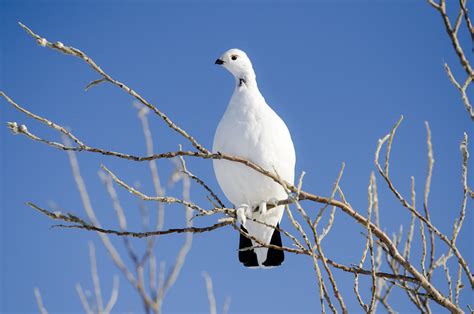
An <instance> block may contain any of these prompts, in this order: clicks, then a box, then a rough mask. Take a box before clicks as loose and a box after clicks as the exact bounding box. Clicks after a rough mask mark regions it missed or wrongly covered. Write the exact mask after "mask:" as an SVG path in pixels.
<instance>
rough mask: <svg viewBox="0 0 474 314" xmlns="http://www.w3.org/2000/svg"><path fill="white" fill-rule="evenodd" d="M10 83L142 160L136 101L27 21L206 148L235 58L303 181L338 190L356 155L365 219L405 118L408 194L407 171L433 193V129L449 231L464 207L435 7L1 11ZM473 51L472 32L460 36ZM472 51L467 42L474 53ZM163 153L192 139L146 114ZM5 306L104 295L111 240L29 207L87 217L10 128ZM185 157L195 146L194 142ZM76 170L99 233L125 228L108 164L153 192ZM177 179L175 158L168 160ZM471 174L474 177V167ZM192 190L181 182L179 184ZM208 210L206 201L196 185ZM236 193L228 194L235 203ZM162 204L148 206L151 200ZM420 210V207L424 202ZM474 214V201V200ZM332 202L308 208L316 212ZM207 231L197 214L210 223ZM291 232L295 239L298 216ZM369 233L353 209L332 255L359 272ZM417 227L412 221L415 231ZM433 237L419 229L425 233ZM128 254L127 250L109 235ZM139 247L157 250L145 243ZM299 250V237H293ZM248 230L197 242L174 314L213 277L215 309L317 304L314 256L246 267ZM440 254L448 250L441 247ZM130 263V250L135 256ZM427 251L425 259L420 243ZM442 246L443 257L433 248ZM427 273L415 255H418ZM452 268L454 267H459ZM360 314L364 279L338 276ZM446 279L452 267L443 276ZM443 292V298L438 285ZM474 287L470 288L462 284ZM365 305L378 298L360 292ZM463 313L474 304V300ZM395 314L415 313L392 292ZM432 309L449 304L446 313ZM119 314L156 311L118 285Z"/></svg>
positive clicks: (444, 41)
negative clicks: (245, 67)
mask: <svg viewBox="0 0 474 314" xmlns="http://www.w3.org/2000/svg"><path fill="white" fill-rule="evenodd" d="M0 17H1V21H0V23H1V24H0V29H1V31H0V32H1V37H2V40H1V49H0V58H1V59H0V60H1V61H0V75H1V77H0V89H1V90H4V91H6V92H7V93H8V94H9V95H10V96H11V97H12V98H13V99H14V100H16V101H17V102H18V103H20V104H22V105H23V106H25V107H26V108H28V109H30V110H31V111H33V112H36V113H38V114H41V115H44V116H46V117H49V118H50V119H52V120H54V121H56V122H58V123H61V124H63V125H66V126H68V127H70V128H71V129H72V130H73V131H74V132H75V134H76V135H77V136H79V137H80V138H81V139H83V140H84V141H85V142H86V143H89V144H90V145H92V146H100V147H103V148H107V149H111V150H119V151H123V152H130V153H134V154H145V145H144V140H143V136H142V130H141V126H140V124H139V120H138V119H137V117H136V110H135V108H133V106H132V105H131V102H132V100H131V98H130V97H129V96H128V95H126V94H124V93H123V92H122V91H120V90H118V89H117V88H115V87H112V86H110V85H106V84H103V85H101V86H98V87H96V88H93V89H92V90H90V91H88V92H84V86H85V85H86V84H87V83H88V82H89V81H91V80H94V79H97V78H98V77H97V75H96V74H95V73H94V72H93V71H92V70H91V69H90V68H89V67H88V66H86V65H85V64H84V63H83V62H82V61H80V60H77V59H75V58H72V57H70V56H65V55H62V54H59V53H57V52H54V51H51V50H49V49H44V48H41V47H39V46H38V45H37V44H36V43H35V42H34V40H32V39H31V38H30V37H28V36H27V35H26V34H25V33H24V31H23V30H22V29H21V28H20V27H19V26H18V25H17V22H18V21H21V22H23V23H25V24H26V25H28V26H30V27H31V28H32V29H33V30H34V31H36V32H37V33H39V34H41V35H43V36H45V37H46V38H48V39H50V40H51V41H56V40H59V41H62V42H63V43H65V44H67V45H72V46H75V47H77V48H80V49H81V50H83V51H85V52H86V53H88V54H89V55H90V56H91V57H92V58H94V60H95V61H96V62H97V63H98V64H99V65H101V66H102V67H103V69H105V70H106V71H107V72H109V73H110V74H111V75H112V76H114V77H115V78H117V79H118V80H121V81H123V82H125V83H126V84H128V85H129V86H131V87H133V88H134V89H135V90H137V91H138V92H139V93H140V94H141V95H143V96H144V97H145V98H146V99H148V100H149V101H150V102H152V103H153V104H154V105H156V106H157V107H158V108H160V109H161V110H162V111H164V112H166V113H167V114H168V115H169V116H170V117H171V118H172V119H173V120H174V121H175V122H177V123H178V124H179V125H181V126H183V127H184V128H185V129H186V130H188V131H189V132H190V133H192V134H193V135H194V136H195V137H196V138H197V139H198V140H199V141H200V142H201V143H203V144H204V145H207V146H208V147H210V146H211V144H212V138H213V135H214V130H215V128H216V126H217V123H218V121H219V119H220V117H221V115H222V114H223V112H224V110H225V108H226V105H227V102H228V100H229V98H230V96H231V93H232V89H233V79H232V78H231V76H230V75H229V74H228V73H226V72H225V71H224V70H223V69H222V68H219V67H217V66H215V65H214V60H215V59H216V58H217V57H218V56H219V55H220V54H221V53H222V52H224V51H225V50H227V49H229V48H240V49H243V50H245V51H246V52H247V53H248V55H249V56H250V57H251V59H252V61H253V63H254V68H255V71H256V73H257V79H258V82H259V87H260V89H261V92H262V94H263V95H264V96H265V98H266V100H267V102H268V103H269V104H270V105H271V106H272V107H273V108H274V109H275V111H276V112H277V113H278V114H279V115H280V116H281V117H282V118H283V119H284V120H285V121H286V123H287V125H288V127H289V129H290V131H291V133H292V137H293V141H294V143H295V147H296V154H297V173H300V172H301V171H302V170H304V171H306V172H307V175H306V177H305V181H304V188H305V189H306V190H308V191H311V192H313V193H316V194H320V195H328V194H329V192H330V189H331V186H332V184H333V182H334V180H335V178H336V176H337V174H338V171H339V168H340V165H341V163H342V162H345V163H346V169H345V173H344V176H343V179H342V182H341V186H342V188H343V190H344V192H345V194H346V197H347V199H348V200H349V202H350V203H351V205H352V206H353V207H354V208H356V209H358V210H359V211H360V212H364V213H365V211H366V208H367V195H366V193H367V184H368V181H369V175H370V171H372V170H374V165H373V154H374V150H375V147H376V143H377V140H378V138H380V137H382V136H383V135H384V134H386V133H387V132H388V131H389V130H390V128H391V127H392V125H393V124H394V123H395V121H396V120H397V119H398V118H399V117H400V115H402V114H403V115H404V117H405V120H404V122H403V123H402V125H401V127H400V129H399V131H398V133H397V137H396V139H395V142H394V145H393V153H392V163H391V173H392V176H393V179H394V182H395V183H396V184H397V185H398V186H399V188H400V191H401V192H402V193H403V194H404V195H405V196H407V197H408V193H409V182H410V177H411V176H412V175H413V176H415V178H416V183H417V188H416V191H417V195H418V199H419V200H421V198H422V195H423V184H424V178H425V174H426V167H427V161H426V145H425V138H426V132H425V129H424V121H428V122H429V123H430V126H431V130H432V136H433V145H434V153H435V159H436V163H435V169H434V176H433V183H432V190H431V197H430V204H431V205H430V208H431V216H432V220H433V222H434V223H435V224H437V225H438V226H439V229H441V230H442V231H444V232H445V233H448V234H450V232H451V229H452V224H453V221H454V219H455V218H456V217H457V215H458V212H459V209H460V204H461V199H462V186H461V181H460V178H461V177H460V171H461V168H460V161H461V157H460V153H459V143H460V141H461V139H462V136H463V132H464V131H467V133H468V135H470V136H471V138H472V137H473V136H474V132H473V128H472V122H471V121H470V120H469V118H468V115H467V114H466V112H465V110H464V108H463V106H462V103H461V100H460V97H459V95H458V93H457V91H456V90H455V88H454V87H453V86H452V85H451V83H450V82H449V80H448V78H447V77H446V74H445V72H444V70H443V68H442V65H443V62H448V63H449V64H450V65H451V66H452V68H453V71H455V73H458V74H459V75H462V73H463V72H462V70H461V69H460V67H459V65H458V60H457V59H456V57H455V55H454V53H453V51H452V47H451V45H450V43H449V41H448V38H447V36H446V34H445V31H444V28H443V26H442V24H441V20H440V18H439V16H438V15H437V14H436V12H435V11H434V10H433V9H432V8H431V7H430V6H429V5H428V4H427V3H426V2H425V1H422V0H419V1H375V0H374V1H335V2H329V1H295V2H289V1H275V2H270V1H257V2H255V3H251V2H249V1H245V2H238V1H229V2H226V3H222V2H218V1H203V2H202V3H199V4H198V3H197V2H185V1H178V2H172V1H168V2H160V1H41V0H40V1H23V0H19V1H18V0H16V1H5V0H3V1H1V2H0ZM461 39H462V40H464V42H468V38H467V36H466V35H465V34H463V35H462V36H461ZM469 49H470V47H467V50H469ZM0 103H1V105H0V121H1V124H2V125H5V123H6V122H7V121H18V122H19V123H25V124H27V125H28V127H29V129H31V130H33V131H35V132H36V133H37V134H40V135H42V136H47V137H49V138H52V139H58V137H57V134H55V133H54V132H52V131H50V130H47V129H46V128H45V127H43V126H42V125H40V124H38V123H36V122H34V121H32V120H31V119H27V118H26V117H25V116H24V115H22V114H20V113H18V112H16V111H15V110H13V109H12V108H11V107H9V106H8V105H7V104H6V103H5V101H0ZM150 119H151V129H152V132H153V136H154V140H155V147H156V150H157V151H159V152H161V151H170V150H176V149H177V147H178V144H184V145H185V147H186V145H188V143H186V141H185V140H183V139H182V138H180V137H179V136H177V135H176V134H174V133H173V132H171V131H170V130H169V128H167V127H166V126H164V124H163V123H162V121H161V120H160V119H158V118H156V117H153V116H150ZM0 145H1V146H0V162H1V167H0V171H1V176H0V178H1V180H0V193H1V194H0V213H1V232H0V236H1V251H0V253H1V259H0V260H1V262H0V263H1V264H0V265H1V267H0V282H1V286H0V291H1V293H0V309H1V311H2V312H33V311H36V309H37V308H36V304H35V300H34V296H33V287H39V288H41V291H42V294H43V300H44V302H45V305H46V307H47V308H48V309H49V310H50V312H77V311H81V305H80V302H79V299H78V297H77V295H76V292H75V289H74V285H75V284H76V282H80V283H81V284H82V285H83V286H84V287H87V288H89V289H91V288H92V283H91V280H90V276H89V262H88V253H87V242H88V241H93V242H94V243H95V244H96V246H97V248H101V243H100V242H99V239H98V237H97V236H96V235H95V234H93V233H89V232H85V231H78V230H59V229H50V226H51V225H52V222H51V221H50V220H49V219H47V218H45V217H42V216H41V215H39V214H38V213H36V212H33V211H32V210H31V209H30V208H28V207H27V206H25V205H24V203H25V202H26V201H33V202H35V203H37V204H39V205H42V206H45V207H47V206H48V205H49V204H50V203H51V202H54V203H55V204H57V205H58V206H59V207H60V208H63V209H64V210H65V211H70V212H73V213H76V214H78V215H80V216H82V217H84V216H85V214H84V212H83V208H82V204H81V203H80V198H79V195H78V192H77V190H76V187H75V185H74V181H73V178H72V176H71V171H70V168H69V163H68V160H67V157H66V154H65V153H64V152H61V151H57V150H54V149H52V148H50V147H47V146H45V145H41V144H38V143H33V142H32V141H30V140H27V139H26V138H24V137H21V136H12V135H11V133H10V132H9V131H8V130H7V128H6V127H2V128H0ZM188 146H189V145H188ZM78 157H79V162H80V164H81V169H82V172H83V176H84V179H85V180H86V183H87V185H88V189H89V192H90V194H91V198H92V202H93V205H94V207H95V210H96V212H97V214H98V215H99V217H100V219H101V221H102V223H103V224H104V225H105V226H108V227H117V222H116V219H115V217H114V213H113V209H112V206H111V203H110V201H109V199H108V196H107V194H106V191H105V189H104V188H103V186H102V184H101V183H100V180H99V178H98V177H97V171H98V170H99V166H100V164H105V165H107V166H108V167H110V168H111V169H112V170H114V171H115V172H116V173H117V174H119V175H121V176H122V177H123V178H125V179H126V180H128V182H137V181H139V182H140V183H141V184H142V186H143V189H144V190H145V191H146V192H148V193H150V194H151V193H152V185H151V181H150V177H149V173H148V171H147V165H146V164H137V163H133V162H128V161H123V160H114V159H112V158H106V157H102V156H97V155H91V154H80V155H79V156H78ZM188 166H189V167H190V169H191V170H192V171H193V172H194V173H195V174H197V175H199V176H200V177H201V178H203V179H205V180H206V181H207V182H209V184H210V185H211V186H212V187H213V188H214V189H215V190H216V191H219V193H221V192H220V190H219V189H218V186H217V183H216V181H215V178H214V175H213V172H212V166H211V163H210V162H209V161H202V160H191V159H190V160H188ZM158 167H159V169H160V171H161V173H162V175H163V178H162V179H163V181H165V182H166V180H167V176H168V175H169V174H170V171H171V164H170V162H169V161H166V160H163V161H159V162H158ZM470 173H472V171H471V172H470ZM377 179H378V182H379V191H380V202H381V223H382V226H383V228H384V229H385V230H386V231H387V232H388V233H389V234H391V233H392V232H396V231H398V229H399V226H400V224H407V223H408V221H409V218H410V216H409V215H408V213H407V211H406V210H405V209H404V208H402V207H401V206H399V204H398V203H397V202H396V201H395V200H394V198H393V196H392V195H391V194H390V193H389V192H388V190H387V188H386V186H384V185H383V183H382V179H381V178H380V177H377ZM117 189H118V190H119V192H120V197H121V199H122V202H123V204H124V206H125V207H126V212H127V216H128V217H129V220H130V228H131V229H135V230H136V229H138V228H139V218H138V217H139V215H138V205H139V202H138V200H137V199H136V198H134V197H133V196H131V195H129V194H128V193H125V192H124V191H122V190H120V189H119V188H117ZM167 190H168V192H169V193H170V194H171V195H179V193H180V190H179V187H175V188H167ZM191 194H192V196H193V199H194V200H196V201H199V202H201V203H202V204H205V193H203V191H202V190H201V189H200V188H199V187H198V186H194V187H193V188H192V191H191ZM221 195H222V193H221ZM147 205H148V206H149V207H150V208H153V206H152V204H147ZM421 205H422V203H421V202H419V203H418V206H419V208H421ZM468 207H471V209H472V205H471V204H468ZM318 208H319V207H317V206H315V205H314V204H308V205H307V209H308V210H313V209H314V210H316V209H318ZM183 216H184V212H183V211H182V209H181V208H179V207H174V206H170V207H169V208H168V210H167V222H166V227H179V226H182V225H184V223H183ZM209 222H210V221H209V220H205V219H202V220H196V221H195V223H196V224H197V225H206V223H209ZM282 226H283V227H288V228H290V225H289V222H288V220H287V219H286V218H284V221H283V223H282ZM362 231H363V229H362V228H361V227H359V226H358V225H356V224H355V223H354V222H353V221H352V220H351V219H349V218H348V217H346V216H345V215H344V214H343V213H342V212H337V214H336V222H335V227H334V229H333V231H332V233H331V234H330V235H329V236H328V237H327V238H326V239H325V240H324V243H323V246H324V248H325V251H326V254H327V256H328V257H330V258H332V259H334V260H336V261H339V262H341V263H346V264H355V263H357V262H358V260H359V258H360V252H361V251H362V247H363V245H364V238H363V236H362V235H361V232H362ZM405 234H406V228H405ZM416 236H417V239H419V234H418V233H417V234H416ZM472 236H473V234H472V215H471V212H470V211H468V216H467V219H466V223H465V227H464V230H463V231H462V232H461V236H460V239H459V240H458V243H459V247H460V249H461V250H462V252H463V254H464V255H465V257H466V259H467V260H468V261H470V262H471V263H472V261H473V250H472V249H473V248H472V241H470V239H472ZM113 240H114V241H116V242H115V243H117V246H118V247H120V246H121V242H120V241H119V240H120V239H113ZM183 240H184V238H183V237H181V236H169V237H163V238H160V239H158V241H157V247H156V254H157V257H158V259H159V260H164V261H166V263H167V265H171V264H172V263H173V261H174V259H175V256H176V252H177V250H178V248H179V247H180V245H181V243H182V241H183ZM134 243H135V244H136V245H137V246H138V247H140V246H143V241H134ZM286 243H287V244H288V243H289V242H288V241H287V242H286ZM237 244H238V235H237V234H236V232H235V231H233V230H232V229H231V228H228V229H221V230H218V231H216V232H213V233H209V234H202V235H196V236H195V238H194V243H193V248H192V250H191V252H190V254H189V257H188V259H187V261H186V264H185V266H184V268H183V272H182V275H181V276H180V278H179V280H178V282H177V283H176V285H175V286H174V287H173V288H172V290H171V291H170V293H169V295H168V297H167V298H166V300H165V303H164V308H163V309H164V311H165V312H167V313H178V312H188V313H196V312H206V311H207V310H208V301H207V296H206V291H205V285H204V280H203V278H202V275H201V272H202V271H207V272H209V274H210V275H211V276H212V278H213V281H214V289H215V294H216V297H217V301H218V306H219V308H221V306H222V303H223V301H224V299H225V297H226V296H231V298H232V303H231V307H230V308H231V313H243V312H248V313H261V312H266V311H268V312H281V313H295V312H309V311H311V312H318V311H319V310H318V309H319V298H318V296H317V288H316V284H315V282H314V272H313V270H312V269H311V262H310V260H309V258H306V257H301V256H292V255H289V254H287V259H286V262H285V264H284V266H283V267H280V268H277V269H273V270H269V271H259V270H249V269H245V268H244V267H242V266H241V265H240V263H239V262H238V260H237V251H236V249H237ZM441 247H442V246H440V248H441ZM98 251H99V252H98V267H99V271H100V274H101V279H102V286H103V291H104V294H105V295H106V296H107V295H108V293H109V291H110V287H111V282H112V276H113V274H115V273H119V271H118V270H117V269H116V268H115V267H114V266H113V265H112V263H111V261H110V258H109V257H108V256H107V254H106V253H105V252H104V251H103V250H101V249H100V250H98ZM122 252H123V251H122ZM413 252H414V253H413V254H414V257H419V255H420V253H419V252H420V243H419V241H418V240H416V241H415V243H414V247H413ZM441 252H445V247H443V248H442V249H438V251H437V254H440V253H441ZM415 263H417V264H416V265H418V263H419V262H418V261H415ZM453 268H454V264H453ZM334 272H335V274H336V278H337V280H338V281H339V286H340V288H341V290H342V293H343V295H344V296H345V300H346V303H347V305H348V307H349V308H350V310H351V312H356V311H358V310H359V309H360V308H359V307H358V304H357V300H356V299H355V298H354V297H353V294H352V289H353V286H352V283H353V276H352V275H350V274H345V273H341V272H339V271H337V270H335V271H334ZM438 275H439V274H438ZM441 287H442V289H443V292H444V293H446V292H447V288H446V286H445V285H443V284H441ZM466 290H467V289H466ZM364 296H365V297H368V294H367V293H365V294H364ZM462 301H463V302H462V303H463V304H464V305H465V304H466V303H471V304H472V293H470V292H469V291H465V293H464V294H463V300H462ZM392 305H393V307H394V308H395V309H396V310H398V311H400V312H408V311H411V310H413V308H412V307H411V306H410V304H409V303H408V302H406V300H405V296H404V295H403V294H402V293H400V292H395V293H394V294H393V296H392ZM435 309H436V307H435ZM116 310H117V311H135V312H140V311H141V310H142V306H141V303H140V301H139V299H138V297H137V295H136V293H135V291H134V290H133V289H132V288H131V287H130V286H129V285H128V283H126V281H125V279H124V278H123V277H122V278H121V289H120V296H119V301H118V303H117V305H116Z"/></svg>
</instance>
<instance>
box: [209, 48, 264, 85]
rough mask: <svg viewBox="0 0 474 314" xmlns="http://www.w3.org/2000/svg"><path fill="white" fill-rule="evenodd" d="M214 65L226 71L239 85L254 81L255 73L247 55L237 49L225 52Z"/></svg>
mask: <svg viewBox="0 0 474 314" xmlns="http://www.w3.org/2000/svg"><path fill="white" fill-rule="evenodd" d="M215 63H216V64H219V65H222V66H223V67H224V68H226V69H227V71H229V72H230V73H231V74H232V75H233V76H234V77H235V79H236V81H237V82H238V83H239V85H242V83H248V82H250V81H255V72H254V70H253V67H252V62H250V59H249V57H247V54H246V53H245V52H243V51H242V50H239V49H230V50H227V51H226V52H224V53H223V54H222V56H220V57H219V59H217V60H216V62H215Z"/></svg>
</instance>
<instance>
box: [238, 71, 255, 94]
mask: <svg viewBox="0 0 474 314" xmlns="http://www.w3.org/2000/svg"><path fill="white" fill-rule="evenodd" d="M235 89H236V91H237V90H253V91H257V92H258V86H257V79H256V76H255V74H254V73H249V74H244V75H239V76H235Z"/></svg>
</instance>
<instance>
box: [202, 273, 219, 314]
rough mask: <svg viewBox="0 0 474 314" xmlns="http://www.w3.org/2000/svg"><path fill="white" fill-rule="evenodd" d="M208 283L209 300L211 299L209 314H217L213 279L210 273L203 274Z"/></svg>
mask: <svg viewBox="0 0 474 314" xmlns="http://www.w3.org/2000/svg"><path fill="white" fill-rule="evenodd" d="M202 275H203V277H204V280H205V282H206V290H207V298H208V299H209V313H210V314H217V307H216V298H215V297H214V291H213V290H212V279H211V277H210V276H209V274H208V273H206V272H203V273H202Z"/></svg>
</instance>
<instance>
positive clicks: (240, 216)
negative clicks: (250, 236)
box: [236, 204, 250, 227]
mask: <svg viewBox="0 0 474 314" xmlns="http://www.w3.org/2000/svg"><path fill="white" fill-rule="evenodd" d="M249 211H250V206H249V205H247V204H242V205H240V206H239V207H238V208H237V210H236V215H237V221H239V222H240V224H241V225H243V226H244V227H245V223H246V221H247V214H248V213H249Z"/></svg>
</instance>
